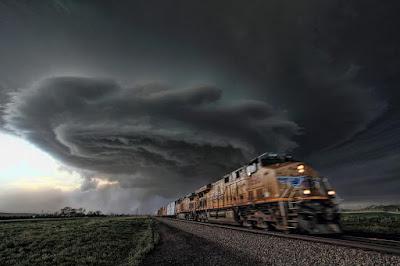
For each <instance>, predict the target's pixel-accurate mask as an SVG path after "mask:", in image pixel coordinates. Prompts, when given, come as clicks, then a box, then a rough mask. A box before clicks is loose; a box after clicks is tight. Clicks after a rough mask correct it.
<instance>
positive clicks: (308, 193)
mask: <svg viewBox="0 0 400 266" xmlns="http://www.w3.org/2000/svg"><path fill="white" fill-rule="evenodd" d="M303 194H304V195H310V194H311V190H309V189H306V190H304V191H303Z"/></svg>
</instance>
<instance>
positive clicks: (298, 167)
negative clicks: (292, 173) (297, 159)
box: [297, 164, 305, 173]
mask: <svg viewBox="0 0 400 266" xmlns="http://www.w3.org/2000/svg"><path fill="white" fill-rule="evenodd" d="M304 171H305V169H304V164H300V165H298V166H297V172H299V173H304Z"/></svg>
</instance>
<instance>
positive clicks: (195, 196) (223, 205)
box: [155, 152, 342, 234]
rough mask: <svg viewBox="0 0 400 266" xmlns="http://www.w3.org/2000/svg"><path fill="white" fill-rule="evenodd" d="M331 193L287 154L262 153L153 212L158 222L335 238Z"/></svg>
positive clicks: (337, 226) (335, 206) (335, 207)
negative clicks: (188, 222) (179, 221)
mask: <svg viewBox="0 0 400 266" xmlns="http://www.w3.org/2000/svg"><path fill="white" fill-rule="evenodd" d="M335 198H336V192H335V191H334V190H333V189H332V187H331V186H330V184H329V182H328V180H327V179H326V178H324V177H320V176H319V175H318V173H317V172H316V170H314V169H313V168H312V167H310V166H309V165H307V164H306V163H304V162H300V161H296V160H295V159H294V158H293V156H291V155H288V154H278V153H272V152H267V153H264V154H261V155H260V156H257V157H256V158H254V159H252V160H251V161H250V162H249V163H247V164H245V165H243V166H242V167H240V168H238V169H236V170H234V171H232V172H231V173H229V174H227V175H225V176H224V177H223V178H222V179H219V180H217V181H216V182H214V183H212V184H207V185H205V186H203V187H201V188H199V189H197V190H196V191H195V192H194V193H191V194H188V195H186V196H184V197H182V198H180V199H177V200H175V201H174V202H172V203H170V204H168V205H167V206H164V207H161V208H160V209H159V210H157V211H156V212H155V215H157V216H164V217H173V218H176V219H182V220H194V221H199V222H210V223H221V224H230V225H238V226H245V227H251V228H261V229H264V230H276V231H283V232H287V233H294V232H295V233H305V234H340V233H342V230H341V226H340V214H339V206H338V203H337V200H335Z"/></svg>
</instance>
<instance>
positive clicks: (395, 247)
mask: <svg viewBox="0 0 400 266" xmlns="http://www.w3.org/2000/svg"><path fill="white" fill-rule="evenodd" d="M167 219H172V218H167ZM160 221H161V222H162V220H160ZM178 221H181V222H185V223H195V224H200V225H204V226H211V227H219V228H225V229H232V230H238V231H242V232H249V233H253V234H263V235H272V236H277V237H284V238H292V239H299V240H305V241H312V242H319V243H325V244H331V245H340V246H345V247H352V248H360V249H365V250H373V251H378V252H385V253H392V254H400V241H396V240H388V239H381V238H373V237H355V236H348V235H337V236H332V235H330V236H309V235H299V234H286V233H280V232H273V231H265V230H261V229H252V228H251V229H250V228H245V227H239V226H233V225H222V224H214V223H203V222H196V221H187V220H178Z"/></svg>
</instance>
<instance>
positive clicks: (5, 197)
mask: <svg viewBox="0 0 400 266" xmlns="http://www.w3.org/2000/svg"><path fill="white" fill-rule="evenodd" d="M399 7H400V6H399V4H398V1H384V2H382V1H380V2H370V1H369V2H368V3H367V2H366V1H317V0H315V1H250V2H249V1H247V2H244V1H111V0H110V1H63V0H54V1H20V0H13V1H11V0H10V1H5V0H0V116H1V119H0V127H1V129H0V134H1V138H0V141H2V143H3V144H4V143H10V141H16V142H15V144H13V145H9V146H7V147H8V148H7V149H4V148H3V149H2V150H1V151H0V154H1V158H2V159H1V160H2V163H1V164H0V166H1V169H0V177H1V178H2V180H0V185H1V188H0V212H1V211H8V212H11V211H40V210H43V209H45V210H50V211H54V210H56V209H59V208H61V207H64V206H65V205H72V206H73V207H77V208H78V207H85V208H87V209H100V210H102V211H104V212H120V213H121V212H125V213H128V212H130V213H133V212H135V211H136V208H139V209H140V211H141V212H143V213H145V212H149V211H153V210H155V209H156V208H158V207H159V206H160V205H163V204H166V203H168V202H170V201H171V200H174V199H176V198H179V197H181V196H183V195H186V194H188V193H190V192H192V191H194V190H195V189H197V188H198V187H200V186H202V185H204V184H206V183H210V182H212V181H215V180H217V179H219V178H221V176H223V175H224V174H226V173H228V172H229V171H231V170H234V169H236V168H237V167H239V166H241V165H242V164H243V163H245V162H246V161H248V160H249V159H251V158H252V157H254V156H256V155H258V154H260V153H263V152H265V151H277V152H291V153H293V154H294V155H295V157H296V158H297V159H299V160H302V161H305V162H307V163H310V164H311V165H312V166H313V167H315V168H316V170H317V171H319V172H320V173H321V175H324V176H326V177H328V178H329V180H330V182H331V184H332V185H333V186H334V188H335V189H336V190H337V193H338V194H339V196H340V197H341V198H342V199H343V200H344V201H343V203H344V204H345V205H347V206H359V205H360V204H369V203H393V202H395V203H399V202H400V193H398V190H399V188H400V179H399V176H398V173H399V172H400V164H399V159H400V153H399V146H400V108H399V102H400V101H399V100H400V98H399V96H400V90H399V89H398V85H399V84H400V80H399V79H400V75H399V74H400V73H399V69H400V60H399V59H400V57H399V55H400V54H399V49H400V36H399V35H398V34H397V29H398V26H399V25H400V18H399V16H398V14H397V12H398V11H397V10H398V8H399ZM13 143H14V142H13ZM3 144H2V145H3ZM3 147H5V146H3ZM13 147H20V148H18V149H20V150H18V149H17V148H13ZM26 149H27V150H26ZM25 150H26V151H28V150H29V152H24V151H25ZM33 150H35V151H33ZM31 151H32V153H30V152H31ZM12 152H14V154H22V153H23V154H24V156H23V157H18V156H16V157H15V158H17V157H18V158H19V160H24V165H25V166H26V167H25V168H23V169H25V170H24V171H25V172H18V171H17V170H15V169H22V168H21V167H20V168H18V165H19V166H20V164H18V163H15V161H12V160H11V159H10V158H14V157H13V156H10V154H11V153H12ZM41 156H43V158H44V159H43V161H41V162H40V163H39V162H37V163H30V162H32V160H34V158H42V157H41ZM46 164H47V165H49V169H50V170H49V169H44V168H40V165H46ZM35 165H36V166H35ZM13 167H14V168H13ZM38 167H39V168H40V169H39V170H38V169H37V168H38ZM13 169H14V170H13ZM21 171H22V170H21ZM61 180H64V181H63V182H61ZM39 183H40V185H38V184H39Z"/></svg>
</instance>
